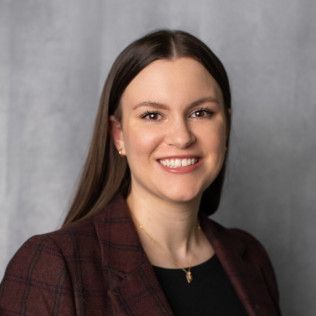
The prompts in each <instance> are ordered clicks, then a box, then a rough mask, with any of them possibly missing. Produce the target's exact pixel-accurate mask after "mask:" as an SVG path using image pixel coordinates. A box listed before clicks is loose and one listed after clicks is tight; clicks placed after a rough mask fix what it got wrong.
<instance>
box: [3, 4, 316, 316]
mask: <svg viewBox="0 0 316 316" xmlns="http://www.w3.org/2000/svg"><path fill="white" fill-rule="evenodd" d="M0 15H1V24H0V34H1V35H0V41H1V42H0V47H1V49H0V63H1V69H0V98H1V100H0V101H1V102H0V106H1V108H0V111H1V112H0V113H1V116H0V172H1V176H0V197H1V198H0V201H1V208H0V211H1V221H0V249H1V257H0V258H1V259H0V277H2V275H3V272H4V268H5V266H6V264H7V262H8V260H9V258H10V257H11V256H12V255H13V254H14V252H15V251H16V250H17V248H18V247H19V246H20V245H21V243H22V242H23V241H24V240H25V239H26V238H28V237H30V236H31V235H34V234H37V233H43V232H47V231H50V230H54V229H56V228H58V227H59V225H60V224H61V222H62V220H63V217H64V216H65V213H66V211H67V207H68V204H69V200H70V197H71V195H72V192H73V190H74V187H75V183H76V180H77V177H78V173H79V170H80V168H81V166H82V163H83V161H84V157H85V153H86V150H87V144H88V142H89V139H90V135H91V129H92V125H93V120H94V116H95V114H96V109H97V103H98V99H99V95H100V91H101V87H102V84H103V81H104V79H105V77H106V74H107V71H108V69H109V67H110V65H111V63H112V62H113V59H114V58H115V56H116V55H117V54H118V53H119V52H120V51H121V50H122V49H123V48H124V47H125V45H127V44H128V43H129V42H130V41H131V40H133V39H135V38H137V37H139V36H141V35H143V34H145V33H147V32H148V31H150V30H154V29H156V28H161V27H169V28H180V29H184V30H187V31H190V32H192V33H193V34H195V35H197V36H198V37H200V38H201V39H202V40H204V41H205V42H207V43H208V44H209V45H210V47H211V48H213V50H214V51H215V52H216V53H217V54H218V55H219V56H220V58H221V59H222V60H223V62H224V64H225V65H226V68H227V70H228V73H229V76H230V79H231V84H232V92H233V106H234V121H233V134H232V148H231V157H230V164H229V170H228V178H227V182H226V186H225V194H224V197H223V201H222V205H221V209H220V211H219V212H218V214H216V216H215V219H217V220H219V221H220V222H221V223H223V224H225V225H228V226H236V227H241V228H244V229H246V230H247V231H249V232H251V233H252V234H254V235H255V236H256V237H257V238H258V239H259V240H260V241H261V242H262V243H263V244H264V245H265V247H266V249H267V250H268V252H269V253H270V256H271V259H272V262H273V265H274V267H275V271H276V274H277V279H278V283H279V288H280V292H281V306H282V310H283V313H284V315H315V312H316V300H315V297H314V295H315V292H316V278H315V276H316V254H315V244H316V232H315V229H314V227H315V224H316V216H315V214H314V211H315V204H316V198H315V185H316V167H315V158H316V157H315V156H316V145H315V135H316V126H315V119H316V112H315V99H316V88H315V87H316V30H315V26H316V19H315V15H316V2H315V1H313V0H310V1H302V0H292V1H289V0H280V1H276V0H265V1H259V0H252V1H249V0H238V1H232V0H229V1H228V0H213V1H206V0H200V1H192V0H191V1H181V0H177V1H175V0H173V1H170V0H169V1H162V0H160V1H149V0H130V1H128V0H126V1H118V0H109V1H105V0H103V1H102V0H89V1H88V0H87V1H84V0H80V1H78V0H77V1H75V0H70V1H65V0H46V1H44V0H33V1H30V0H12V1H5V0H0Z"/></svg>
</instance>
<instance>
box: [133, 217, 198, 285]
mask: <svg viewBox="0 0 316 316" xmlns="http://www.w3.org/2000/svg"><path fill="white" fill-rule="evenodd" d="M135 221H136V222H137V226H138V227H139V228H140V229H141V230H142V231H143V232H144V233H145V234H146V235H147V236H148V237H149V238H150V239H151V240H152V241H153V242H154V243H155V244H157V245H158V246H159V247H160V249H162V248H163V247H162V246H161V244H160V243H159V242H158V241H157V240H155V239H154V238H153V237H152V236H151V235H150V234H149V233H148V232H147V231H146V230H145V228H144V226H143V225H142V224H141V223H139V222H138V221H137V220H136V219H135ZM196 228H198V229H201V226H200V224H199V223H197V224H196V226H195V229H196ZM170 258H171V257H170ZM171 259H172V261H173V262H174V264H175V265H176V266H178V267H179V268H180V269H181V270H182V271H184V273H185V278H186V280H187V282H188V283H189V284H190V283H191V282H192V280H193V276H192V272H191V262H189V264H188V268H182V267H180V266H179V265H178V263H177V262H176V261H175V260H174V259H173V258H171Z"/></svg>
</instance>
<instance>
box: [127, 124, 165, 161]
mask: <svg viewBox="0 0 316 316" xmlns="http://www.w3.org/2000/svg"><path fill="white" fill-rule="evenodd" d="M160 140H161V136H160V135H159V133H158V132H157V131H156V129H155V128H148V129H144V128H137V127H129V128H128V129H126V133H125V137H124V143H125V149H126V155H127V158H128V159H129V158H130V159H133V158H137V159H143V158H144V155H148V154H150V153H152V152H153V151H154V150H155V149H156V147H157V146H158V145H159V143H160Z"/></svg>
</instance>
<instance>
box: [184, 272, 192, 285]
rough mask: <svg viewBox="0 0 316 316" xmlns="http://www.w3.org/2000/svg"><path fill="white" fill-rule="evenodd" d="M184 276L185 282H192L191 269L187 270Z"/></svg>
mask: <svg viewBox="0 0 316 316" xmlns="http://www.w3.org/2000/svg"><path fill="white" fill-rule="evenodd" d="M185 277H186V279H187V282H188V283H189V284H190V283H191V282H192V280H193V277H192V273H191V271H187V272H186V273H185Z"/></svg>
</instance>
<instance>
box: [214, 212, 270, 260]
mask: <svg viewBox="0 0 316 316" xmlns="http://www.w3.org/2000/svg"><path fill="white" fill-rule="evenodd" d="M208 223H209V225H210V226H211V230H212V232H213V233H214V237H215V238H216V239H218V240H220V241H221V242H225V243H226V244H230V245H233V246H234V248H235V249H237V250H238V251H240V254H241V255H242V257H243V258H247V259H251V260H255V261H258V263H259V262H260V261H261V262H262V263H263V264H264V263H265V261H266V260H268V261H270V259H269V255H268V253H267V251H266V249H265V247H264V246H263V244H262V243H261V242H260V241H259V240H258V239H257V238H256V237H255V236H253V235H252V234H250V233H249V232H247V231H245V230H243V229H240V228H228V227H225V226H224V225H222V224H219V223H218V222H216V221H214V220H213V219H209V218H208Z"/></svg>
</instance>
